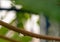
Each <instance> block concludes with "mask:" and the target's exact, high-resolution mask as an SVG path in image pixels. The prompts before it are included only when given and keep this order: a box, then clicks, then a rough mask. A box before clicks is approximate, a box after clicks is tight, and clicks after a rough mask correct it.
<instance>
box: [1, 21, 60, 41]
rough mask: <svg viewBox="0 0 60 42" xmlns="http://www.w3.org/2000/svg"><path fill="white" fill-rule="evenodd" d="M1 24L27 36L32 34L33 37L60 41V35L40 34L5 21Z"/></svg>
mask: <svg viewBox="0 0 60 42" xmlns="http://www.w3.org/2000/svg"><path fill="white" fill-rule="evenodd" d="M0 25H3V26H5V27H7V28H8V29H10V30H13V31H15V32H18V33H22V34H24V35H27V36H31V37H35V38H39V39H45V40H56V41H60V37H53V36H47V35H46V36H45V35H38V34H35V33H31V32H28V31H26V30H23V29H19V28H17V27H14V26H12V25H10V24H7V23H5V22H3V21H0Z"/></svg>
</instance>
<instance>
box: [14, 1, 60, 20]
mask: <svg viewBox="0 0 60 42" xmlns="http://www.w3.org/2000/svg"><path fill="white" fill-rule="evenodd" d="M15 2H16V4H19V5H22V6H23V8H22V10H27V11H31V12H34V13H40V12H43V13H44V15H46V16H47V17H48V18H50V19H52V20H56V21H60V0H15Z"/></svg>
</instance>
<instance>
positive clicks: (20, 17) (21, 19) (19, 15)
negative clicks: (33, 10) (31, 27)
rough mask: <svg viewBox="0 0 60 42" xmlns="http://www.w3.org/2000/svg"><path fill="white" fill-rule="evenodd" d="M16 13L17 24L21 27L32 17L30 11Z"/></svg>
mask: <svg viewBox="0 0 60 42" xmlns="http://www.w3.org/2000/svg"><path fill="white" fill-rule="evenodd" d="M16 15H17V21H18V24H17V26H18V27H19V28H23V24H24V23H25V22H26V21H27V19H28V18H30V15H29V13H23V12H18V13H17V14H16Z"/></svg>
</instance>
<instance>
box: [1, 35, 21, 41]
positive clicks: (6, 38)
mask: <svg viewBox="0 0 60 42" xmlns="http://www.w3.org/2000/svg"><path fill="white" fill-rule="evenodd" d="M0 38H1V39H5V40H8V41H11V42H20V41H17V40H14V39H11V38H8V37H5V36H2V35H0Z"/></svg>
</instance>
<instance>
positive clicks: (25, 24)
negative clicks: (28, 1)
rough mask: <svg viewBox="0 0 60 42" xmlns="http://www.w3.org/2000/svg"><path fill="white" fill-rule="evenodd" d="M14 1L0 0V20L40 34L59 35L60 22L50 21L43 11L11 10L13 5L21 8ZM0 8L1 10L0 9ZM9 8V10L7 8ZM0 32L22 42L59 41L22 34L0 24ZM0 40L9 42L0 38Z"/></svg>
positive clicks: (0, 41)
mask: <svg viewBox="0 0 60 42" xmlns="http://www.w3.org/2000/svg"><path fill="white" fill-rule="evenodd" d="M14 2H15V1H13V2H12V1H11V0H0V20H2V21H4V22H6V23H9V24H11V25H13V26H15V27H18V28H22V29H25V30H27V31H30V32H33V33H36V34H41V35H52V36H60V32H59V31H60V24H59V23H58V22H56V21H50V20H49V19H48V18H47V16H45V15H44V13H40V15H38V14H33V13H28V12H21V11H20V12H18V11H15V10H12V9H11V8H12V7H13V6H14V7H15V8H16V9H21V8H22V6H21V5H16V4H14ZM1 9H2V10H1ZM7 9H11V10H9V11H8V10H7ZM0 34H1V35H4V36H6V37H8V38H14V39H15V40H21V41H22V42H59V41H54V40H53V41H52V40H51V41H49V40H43V39H37V38H33V37H29V36H24V35H23V34H21V33H17V32H14V31H12V30H8V29H6V27H4V26H1V25H0ZM0 42H10V41H7V40H4V39H1V38H0Z"/></svg>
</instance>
